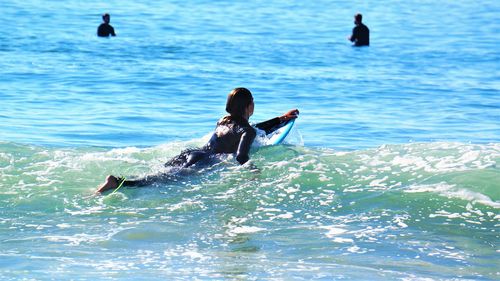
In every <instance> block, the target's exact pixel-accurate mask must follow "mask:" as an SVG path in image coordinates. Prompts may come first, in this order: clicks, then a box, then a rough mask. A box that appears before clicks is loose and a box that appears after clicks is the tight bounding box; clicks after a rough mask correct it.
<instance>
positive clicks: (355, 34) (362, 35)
mask: <svg viewBox="0 0 500 281" xmlns="http://www.w3.org/2000/svg"><path fill="white" fill-rule="evenodd" d="M351 41H352V42H354V46H369V45H370V30H369V29H368V27H367V26H366V25H364V24H362V23H360V24H359V25H357V26H356V27H354V28H353V29H352V36H351Z"/></svg>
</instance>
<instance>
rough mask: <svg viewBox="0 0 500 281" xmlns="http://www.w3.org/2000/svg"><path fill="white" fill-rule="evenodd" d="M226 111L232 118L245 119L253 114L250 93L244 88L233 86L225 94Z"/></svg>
mask: <svg viewBox="0 0 500 281" xmlns="http://www.w3.org/2000/svg"><path fill="white" fill-rule="evenodd" d="M226 111H227V113H229V114H230V115H231V117H233V118H238V119H240V118H245V119H247V118H248V117H250V116H251V115H252V114H253V97H252V93H251V92H250V91H249V90H248V89H246V88H235V89H233V90H232V91H231V93H229V95H228V96H227V102H226Z"/></svg>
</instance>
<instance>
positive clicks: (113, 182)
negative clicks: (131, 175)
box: [96, 175, 118, 193]
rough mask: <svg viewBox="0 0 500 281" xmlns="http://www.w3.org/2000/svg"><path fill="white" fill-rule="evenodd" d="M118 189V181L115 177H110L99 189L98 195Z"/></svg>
mask: <svg viewBox="0 0 500 281" xmlns="http://www.w3.org/2000/svg"><path fill="white" fill-rule="evenodd" d="M117 187H118V179H117V178H116V177H115V176H112V175H109V176H107V177H106V181H105V182H104V183H103V184H102V185H101V186H99V188H97V191H96V193H101V192H103V191H106V190H108V189H113V188H117Z"/></svg>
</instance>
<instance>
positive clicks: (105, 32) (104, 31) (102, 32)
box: [97, 13, 116, 37]
mask: <svg viewBox="0 0 500 281" xmlns="http://www.w3.org/2000/svg"><path fill="white" fill-rule="evenodd" d="M102 20H103V23H101V25H99V27H98V28H97V36H99V37H109V35H111V36H116V34H115V29H114V28H113V27H112V26H111V25H110V24H109V20H110V16H109V14H108V13H106V14H104V15H102Z"/></svg>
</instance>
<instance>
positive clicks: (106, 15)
mask: <svg viewBox="0 0 500 281" xmlns="http://www.w3.org/2000/svg"><path fill="white" fill-rule="evenodd" d="M105 17H110V16H109V14H108V13H105V14H103V15H102V19H104V18H105Z"/></svg>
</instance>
